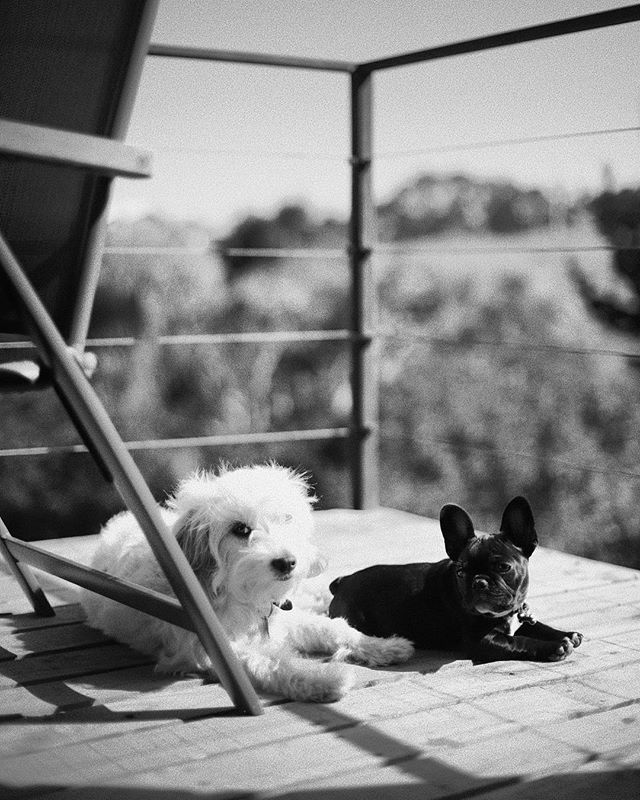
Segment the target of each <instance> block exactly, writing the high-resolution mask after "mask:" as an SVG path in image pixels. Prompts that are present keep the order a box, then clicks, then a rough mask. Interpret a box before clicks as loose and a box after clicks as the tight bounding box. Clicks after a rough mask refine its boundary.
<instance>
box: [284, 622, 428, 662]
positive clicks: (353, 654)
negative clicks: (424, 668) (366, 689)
mask: <svg viewBox="0 0 640 800" xmlns="http://www.w3.org/2000/svg"><path fill="white" fill-rule="evenodd" d="M291 621H292V622H293V623H294V624H288V625H287V630H286V641H287V642H288V643H289V644H290V645H291V647H294V648H295V649H296V650H299V651H300V652H302V653H326V654H328V655H331V656H332V657H333V659H334V660H335V661H352V662H354V663H356V664H365V665H367V666H371V667H380V666H385V665H386V664H397V663H400V662H403V661H407V660H408V659H409V658H411V656H412V655H413V645H412V644H411V642H410V641H408V640H407V639H403V638H402V637H400V636H390V637H389V638H387V639H383V638H381V637H378V636H367V635H366V634H364V633H361V632H360V631H358V630H356V629H355V628H352V627H351V626H350V625H349V623H348V622H347V621H346V620H345V619H342V618H339V617H338V618H335V619H330V618H329V617H323V616H319V615H317V614H306V613H303V614H297V615H296V618H295V620H293V619H292V620H291Z"/></svg>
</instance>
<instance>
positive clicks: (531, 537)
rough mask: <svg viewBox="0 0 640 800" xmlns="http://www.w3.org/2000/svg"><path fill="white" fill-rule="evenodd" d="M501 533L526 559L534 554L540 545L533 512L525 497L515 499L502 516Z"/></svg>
mask: <svg viewBox="0 0 640 800" xmlns="http://www.w3.org/2000/svg"><path fill="white" fill-rule="evenodd" d="M500 532H501V533H502V534H503V536H505V537H506V538H507V539H509V541H511V542H513V544H515V546H516V547H519V548H520V550H522V553H523V555H524V556H526V558H529V556H530V555H531V554H532V553H533V551H534V550H535V549H536V546H537V544H538V535H537V533H536V527H535V523H534V521H533V512H532V511H531V506H530V505H529V503H528V502H527V501H526V500H525V499H524V497H514V498H513V500H512V501H511V502H510V503H509V504H508V505H507V507H506V508H505V510H504V514H503V515H502V522H501V523H500Z"/></svg>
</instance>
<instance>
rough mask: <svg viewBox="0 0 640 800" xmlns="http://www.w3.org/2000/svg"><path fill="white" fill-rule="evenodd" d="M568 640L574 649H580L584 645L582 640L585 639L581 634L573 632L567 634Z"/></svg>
mask: <svg viewBox="0 0 640 800" xmlns="http://www.w3.org/2000/svg"><path fill="white" fill-rule="evenodd" d="M566 638H567V639H568V640H569V641H570V642H571V644H572V645H573V646H574V647H580V645H581V644H582V639H583V638H584V637H583V636H582V634H581V633H578V632H577V631H571V633H567V634H566Z"/></svg>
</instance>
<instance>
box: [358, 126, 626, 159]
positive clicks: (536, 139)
mask: <svg viewBox="0 0 640 800" xmlns="http://www.w3.org/2000/svg"><path fill="white" fill-rule="evenodd" d="M638 132H640V125H628V126H623V127H619V128H600V129H597V130H588V131H565V132H559V133H547V134H541V135H538V136H520V137H514V138H508V139H485V140H483V141H477V142H458V143H454V144H443V145H434V146H433V147H420V148H416V149H415V150H394V151H391V152H384V151H383V152H376V153H374V156H375V158H384V159H390V158H407V157H409V158H411V157H413V156H422V155H434V154H438V155H443V154H445V153H459V152H462V153H464V152H473V151H474V150H486V149H490V148H494V147H497V148H500V147H515V146H520V145H529V144H544V143H547V142H561V141H570V140H572V139H587V138H592V137H597V136H614V135H616V134H629V133H638Z"/></svg>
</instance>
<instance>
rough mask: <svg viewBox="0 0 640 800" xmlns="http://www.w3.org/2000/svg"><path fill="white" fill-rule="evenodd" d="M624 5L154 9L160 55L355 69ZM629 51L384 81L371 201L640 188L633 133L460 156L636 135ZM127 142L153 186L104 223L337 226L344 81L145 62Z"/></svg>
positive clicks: (121, 202)
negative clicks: (404, 191)
mask: <svg viewBox="0 0 640 800" xmlns="http://www.w3.org/2000/svg"><path fill="white" fill-rule="evenodd" d="M625 4H626V3H624V2H613V1H612V2H607V0H536V2H535V3H534V2H530V0H163V2H161V4H160V11H159V15H158V19H157V22H156V27H155V30H154V35H153V41H154V42H162V43H173V44H188V45H193V46H201V47H211V48H215V49H223V50H239V51H242V50H246V51H254V52H267V53H276V54H290V55H303V56H314V57H326V58H338V59H347V60H354V61H364V60H368V59H372V58H377V57H379V56H386V55H393V54H397V53H401V52H406V51H411V50H419V49H423V48H425V47H430V46H433V45H437V44H445V43H449V42H454V41H458V40H461V39H466V38H472V37H476V36H480V35H483V34H489V33H496V32H499V31H503V30H509V29H512V28H515V27H521V26H525V25H533V24H537V23H541V22H549V21H552V20H555V19H559V18H565V17H572V16H576V15H580V14H587V13H592V12H595V11H603V10H606V9H610V8H616V7H619V6H622V5H625ZM639 44H640V24H638V23H632V24H629V25H624V26H617V27H614V28H611V29H607V30H600V31H594V32H590V33H583V34H573V35H570V36H566V37H559V38H555V39H552V40H548V41H546V42H538V43H532V44H527V45H520V46H515V47H509V48H501V49H497V50H493V51H488V52H485V53H479V54H474V55H469V56H460V57H455V58H450V59H447V60H445V61H441V62H430V63H428V64H422V65H417V66H411V67H402V68H396V69H392V70H388V71H385V72H384V73H379V74H378V75H377V76H376V79H375V83H374V93H375V99H374V102H375V106H374V108H375V112H374V113H375V116H374V119H375V140H374V148H375V151H376V153H377V154H379V157H377V158H376V161H375V172H374V180H375V189H376V193H377V197H378V199H379V200H384V199H386V198H387V197H389V195H390V194H391V193H392V192H393V191H394V190H395V189H397V188H398V187H399V186H400V185H401V184H402V183H403V182H404V181H406V180H408V179H409V178H410V177H412V176H413V175H415V174H416V173H417V172H421V171H429V172H450V171H454V170H455V171H465V172H468V173H470V174H475V175H480V176H488V177H500V178H508V179H511V180H513V181H515V182H518V183H520V184H522V185H530V186H534V185H538V186H541V187H542V188H546V189H554V190H557V191H569V192H571V193H575V192H578V191H581V190H593V189H597V188H598V187H599V186H600V185H601V182H602V173H603V168H604V166H605V165H610V166H611V168H612V169H613V172H614V175H615V177H616V179H617V181H618V184H619V185H620V186H624V185H638V183H640V180H639V176H640V158H639V155H638V154H639V152H640V149H639V147H638V145H639V144H640V134H639V133H638V132H637V131H636V132H622V133H616V134H613V135H608V136H602V135H597V136H585V137H579V138H571V139H566V140H562V141H555V142H544V143H530V144H510V145H508V146H505V147H499V148H498V147H486V146H483V147H476V148H471V149H467V150H465V149H456V146H457V145H465V144H473V143H486V142H491V141H494V140H505V139H508V140H509V139H519V138H523V137H536V136H547V135H553V134H561V133H572V132H583V131H599V130H602V129H612V128H624V127H635V126H639V125H640V85H639V83H638V46H639ZM129 140H130V141H131V142H135V143H137V144H141V145H144V146H146V147H148V148H149V149H151V150H152V151H153V153H154V157H155V170H154V178H153V179H151V180H149V181H119V182H118V186H117V188H116V191H115V193H114V194H115V196H114V203H113V206H112V216H114V217H117V216H137V215H139V214H143V213H147V212H150V211H151V212H161V213H164V214H168V215H170V216H173V217H177V218H179V219H193V220H198V221H202V222H205V223H207V224H208V225H211V226H212V227H213V228H214V230H215V231H216V232H217V233H224V232H225V231H226V230H227V229H228V228H229V226H230V225H231V224H232V223H233V222H234V221H236V220H237V219H239V218H240V217H242V216H243V215H244V214H246V213H248V212H254V213H272V212H273V211H274V210H275V209H276V208H277V207H278V206H279V205H281V204H282V203H284V202H294V201H300V200H303V201H306V202H307V204H308V205H310V207H311V208H312V209H314V210H315V211H316V212H317V213H318V215H320V216H323V215H325V214H330V213H333V214H337V215H340V216H345V215H346V212H347V207H348V198H349V173H348V167H347V161H346V158H347V155H348V148H349V126H348V79H347V77H346V76H344V75H341V74H335V73H318V72H310V71H304V70H297V69H277V68H272V67H258V66H248V65H247V66H236V65H229V64H219V63H204V62H191V61H185V60H182V59H165V58H158V57H151V58H148V59H147V64H146V67H145V72H144V76H143V80H142V85H141V87H140V92H139V95H138V101H137V105H136V108H135V111H134V116H133V119H132V124H131V127H130V131H129ZM450 146H453V149H451V150H450V151H448V152H443V151H442V149H440V150H439V151H438V152H433V150H434V149H435V150H438V148H443V147H450ZM429 150H431V152H428V151H429ZM407 151H411V153H410V154H407ZM415 151H418V153H416V152H415ZM425 151H426V152H425Z"/></svg>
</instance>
